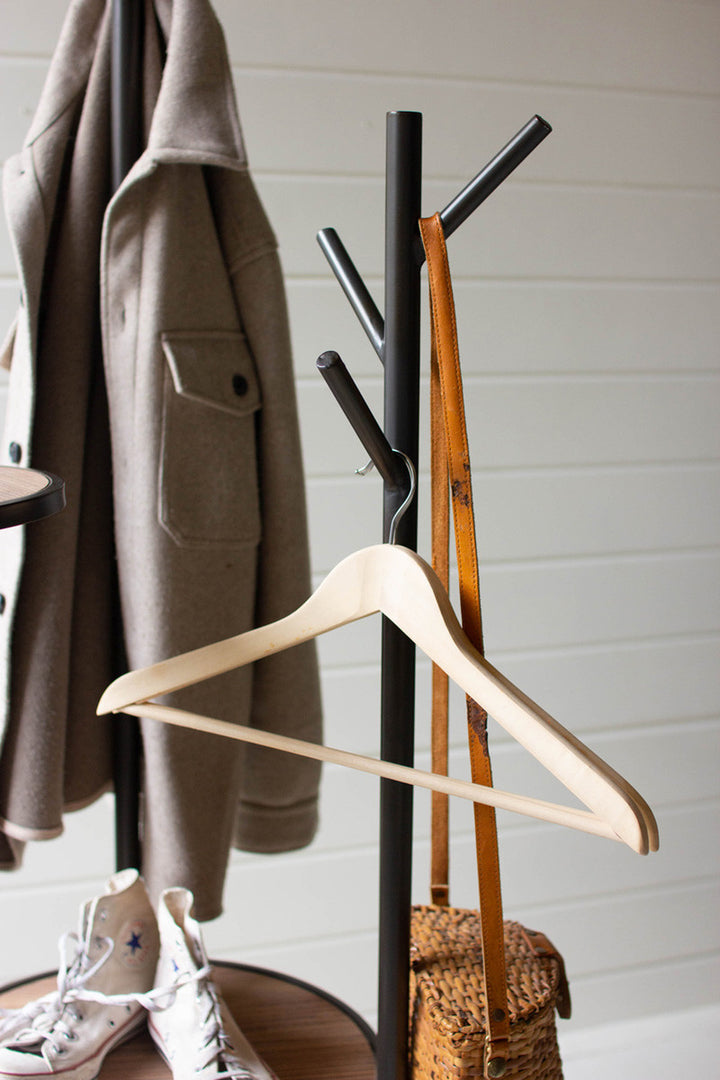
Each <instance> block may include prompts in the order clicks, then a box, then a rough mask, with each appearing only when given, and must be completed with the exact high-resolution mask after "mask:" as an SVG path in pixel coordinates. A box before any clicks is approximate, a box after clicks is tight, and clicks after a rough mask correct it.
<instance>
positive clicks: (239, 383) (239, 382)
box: [232, 375, 248, 397]
mask: <svg viewBox="0 0 720 1080" xmlns="http://www.w3.org/2000/svg"><path fill="white" fill-rule="evenodd" d="M232 388H233V390H234V391H235V393H236V394H237V396H238V397H243V396H244V395H245V394H247V392H248V381H247V379H246V378H245V376H244V375H233V377H232Z"/></svg>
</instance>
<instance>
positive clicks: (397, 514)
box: [388, 447, 417, 544]
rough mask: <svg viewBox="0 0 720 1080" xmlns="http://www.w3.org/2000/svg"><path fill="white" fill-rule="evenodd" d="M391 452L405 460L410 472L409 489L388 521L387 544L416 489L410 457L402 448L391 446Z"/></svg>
mask: <svg viewBox="0 0 720 1080" xmlns="http://www.w3.org/2000/svg"><path fill="white" fill-rule="evenodd" d="M393 454H399V455H400V457H401V458H403V460H404V461H405V464H406V465H407V470H408V473H409V474H410V489H409V491H408V493H407V495H406V496H405V498H404V499H403V501H402V502H401V503H400V505H399V506H398V508H397V510H396V511H395V513H394V514H393V517H392V521H391V522H390V528H389V529H388V543H389V544H394V543H395V538H396V536H397V529H398V525H399V524H400V522H401V521H402V519H403V517H404V516H405V514H406V512H407V509H408V507H409V506H410V503H411V502H412V501H413V499H414V498H415V493H416V491H417V471H416V469H415V466H414V465H413V463H412V461H411V460H410V458H409V457H408V456H407V454H406V453H404V452H403V451H402V450H396V449H395V447H393Z"/></svg>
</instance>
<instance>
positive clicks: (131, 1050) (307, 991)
mask: <svg viewBox="0 0 720 1080" xmlns="http://www.w3.org/2000/svg"><path fill="white" fill-rule="evenodd" d="M213 964H214V980H215V984H216V986H217V987H218V988H219V989H220V991H221V993H222V995H223V997H224V998H225V1001H226V1002H227V1004H228V1006H229V1008H230V1011H231V1012H232V1014H233V1016H234V1017H235V1019H236V1021H237V1022H238V1024H239V1025H240V1027H241V1028H242V1030H243V1031H244V1033H245V1035H246V1036H247V1037H248V1039H249V1040H250V1042H251V1043H252V1044H253V1046H255V1048H256V1049H257V1051H258V1053H259V1054H260V1055H261V1056H262V1057H263V1058H264V1059H265V1061H266V1062H267V1063H268V1065H269V1066H270V1067H271V1068H272V1069H273V1070H274V1071H275V1072H276V1073H277V1076H278V1078H279V1080H376V1067H375V1054H374V1049H373V1042H374V1038H373V1035H372V1032H371V1031H370V1029H369V1028H368V1027H367V1025H366V1024H365V1023H364V1021H363V1020H362V1019H361V1018H360V1017H359V1016H356V1015H355V1014H354V1013H353V1012H352V1011H351V1010H350V1009H348V1008H347V1007H346V1006H344V1005H342V1004H341V1003H340V1002H339V1001H336V1000H335V999H334V998H331V997H329V996H328V995H326V994H324V993H323V992H322V991H320V990H317V989H315V988H314V987H312V986H309V985H308V984H307V983H302V982H299V981H297V980H295V979H291V978H289V977H287V976H285V975H280V974H278V973H276V972H273V971H265V970H263V969H260V968H252V967H246V966H243V965H240V964H225V963H220V962H215V961H213ZM54 986H55V976H54V975H48V976H41V977H39V978H35V979H29V980H27V981H25V982H23V983H20V984H15V985H14V986H12V987H11V988H8V989H6V990H0V1008H6V1009H9V1008H18V1007H19V1006H20V1005H24V1004H25V1003H26V1002H28V1001H32V1000H34V999H35V998H37V997H40V996H41V995H42V994H46V993H47V992H48V991H49V990H52V989H53V987H54ZM170 1076H171V1074H170V1070H169V1069H168V1067H167V1066H166V1065H165V1063H164V1061H163V1060H162V1058H161V1057H160V1055H159V1054H158V1052H157V1050H156V1049H155V1046H154V1044H153V1042H152V1040H151V1038H150V1036H149V1035H148V1033H147V1032H146V1031H143V1032H141V1033H140V1034H139V1035H136V1036H135V1037H134V1038H133V1039H130V1040H129V1041H128V1042H126V1043H124V1044H123V1045H122V1046H119V1047H118V1048H117V1049H116V1050H114V1051H113V1052H112V1053H111V1054H109V1055H108V1057H107V1058H106V1059H105V1062H104V1064H103V1067H102V1069H101V1070H100V1074H99V1077H98V1080H169V1078H170Z"/></svg>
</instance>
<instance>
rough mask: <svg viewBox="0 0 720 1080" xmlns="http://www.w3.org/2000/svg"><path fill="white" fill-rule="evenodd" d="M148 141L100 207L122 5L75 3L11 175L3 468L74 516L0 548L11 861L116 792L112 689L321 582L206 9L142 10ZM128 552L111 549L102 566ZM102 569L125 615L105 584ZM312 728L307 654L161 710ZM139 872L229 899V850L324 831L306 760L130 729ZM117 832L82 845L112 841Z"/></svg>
mask: <svg viewBox="0 0 720 1080" xmlns="http://www.w3.org/2000/svg"><path fill="white" fill-rule="evenodd" d="M145 6H146V29H145V35H146V40H145V48H144V59H143V66H144V73H143V84H144V91H143V92H144V124H145V133H144V146H145V149H144V150H143V152H142V154H141V155H140V156H139V158H138V160H137V161H136V162H135V164H134V166H133V168H132V169H131V171H130V173H129V174H128V176H127V177H126V179H125V180H124V182H123V183H122V185H121V187H120V188H119V190H118V191H117V192H116V193H115V194H114V195H113V196H112V197H111V192H110V172H109V168H110V165H109V163H110V125H109V94H110V26H111V20H110V9H111V4H110V0H107V3H106V2H105V0H72V2H71V3H70V6H69V10H68V14H67V17H66V20H65V24H64V27H63V31H62V36H61V39H60V42H59V44H58V47H57V50H56V53H55V56H54V58H53V61H52V65H51V69H50V72H49V75H48V78H47V82H46V85H45V88H44V91H43V94H42V97H41V101H40V104H39V107H38V110H37V114H36V116H35V118H34V121H33V123H32V127H31V130H30V132H29V134H28V136H27V139H26V142H25V145H24V146H23V148H22V150H21V151H20V153H18V154H17V155H16V156H15V157H13V158H11V159H10V160H9V161H8V162H7V163H6V166H5V169H4V199H5V206H6V213H7V217H8V222H9V228H10V233H11V237H12V240H13V244H14V247H15V253H16V257H17V265H18V272H19V275H20V281H21V293H22V295H21V305H20V310H19V314H18V319H17V323H16V327H15V328H14V330H13V332H12V333H11V334H10V336H9V338H8V341H7V344H6V347H5V353H4V362H5V364H6V365H7V366H9V368H10V389H9V403H8V413H7V422H6V430H5V435H4V441H3V445H2V448H1V450H2V454H1V456H0V460H2V461H4V462H15V463H19V464H21V465H34V466H36V467H37V468H41V469H47V470H49V471H51V472H54V473H57V474H58V475H60V476H62V477H63V478H64V479H65V481H66V491H67V508H66V509H65V510H64V511H63V512H62V513H60V514H57V515H56V516H55V517H53V518H49V519H47V520H45V521H42V522H39V523H36V524H33V525H30V526H28V527H24V528H14V529H9V530H4V531H3V532H2V533H0V578H1V579H2V580H1V582H0V593H1V594H2V598H3V599H2V601H0V607H2V609H3V610H2V614H1V615H0V633H1V639H0V645H1V648H2V656H3V660H2V665H1V666H0V678H1V679H2V681H3V687H2V691H1V692H0V701H2V707H3V715H2V718H1V728H0V730H1V732H2V752H1V756H0V830H1V831H0V863H2V864H3V865H4V866H5V867H6V868H9V867H12V866H15V865H17V864H18V861H19V859H20V857H21V853H22V848H23V845H24V843H25V842H26V841H28V840H38V839H48V838H51V837H54V836H56V835H57V834H59V833H60V832H61V830H62V815H63V812H64V810H67V809H72V808H77V807H81V806H83V805H85V804H87V803H89V802H91V801H92V800H94V799H95V798H97V797H98V796H99V795H100V794H101V793H102V792H104V791H106V790H108V788H109V786H110V785H111V775H112V771H111V770H112V744H111V731H112V726H113V720H112V719H107V718H104V719H98V718H97V717H96V715H95V707H96V704H97V701H98V699H99V696H100V694H101V692H102V690H103V689H104V687H105V686H106V685H107V683H108V682H109V681H110V680H111V679H112V678H113V677H114V676H115V675H116V674H117V673H118V661H117V659H116V657H117V649H116V642H115V636H116V633H117V626H118V622H119V623H120V625H121V627H122V631H123V633H124V646H125V650H126V653H127V665H128V667H129V668H131V669H134V668H137V667H142V666H145V665H147V664H151V663H154V662H156V661H158V660H160V659H162V658H164V657H168V656H172V655H175V654H177V653H180V652H183V651H185V650H188V649H191V648H195V647H197V646H200V645H203V644H206V643H208V642H210V641H214V640H218V639H220V638H223V637H226V636H229V635H231V634H236V633H239V632H242V631H244V630H246V629H248V628H250V627H252V626H253V625H260V624H264V623H267V622H269V621H271V620H273V619H275V618H278V617H280V616H281V615H283V614H286V613H287V612H288V611H291V610H293V609H294V608H295V607H297V606H298V605H299V604H300V603H301V602H302V600H303V599H304V598H305V596H306V595H307V593H308V591H309V560H308V551H307V530H306V519H305V501H304V498H305V497H304V489H303V475H302V464H301V452H300V445H299V435H298V423H297V414H296V402H295V397H294V383H293V372H292V368H291V359H290V348H289V336H288V328H287V319H286V310H285V301H284V293H283V285H282V280H281V271H280V264H279V260H278V255H277V251H276V242H275V238H274V236H273V233H272V231H271V228H270V226H269V224H268V221H267V219H266V216H265V214H264V212H263V208H262V206H261V204H260V202H259V200H258V196H257V194H256V191H255V188H254V186H253V183H252V180H251V177H250V175H249V174H248V169H247V161H246V155H245V150H244V146H243V141H242V136H241V131H240V126H239V122H238V118H237V114H236V106H235V97H234V91H233V86H232V81H231V75H230V70H229V64H228V58H227V55H226V48H225V44H224V39H223V35H222V31H221V28H220V26H219V24H218V22H217V20H216V18H215V16H214V14H213V12H212V9H211V8H210V6H209V4H208V2H207V0H145ZM115 553H116V554H115ZM115 558H117V572H118V579H119V595H120V605H119V609H118V604H117V602H116V592H117V590H116V589H115V588H114V585H113V576H114V575H113V567H114V562H115ZM172 700H173V701H175V702H176V703H178V704H182V705H183V706H184V707H185V708H190V709H193V710H195V711H198V712H201V713H206V714H209V715H212V716H218V717H222V718H224V719H227V720H230V721H234V722H238V723H243V724H252V725H256V726H258V727H260V728H263V729H268V730H273V731H279V732H284V733H288V734H292V735H294V736H298V737H301V738H309V739H314V740H317V739H318V738H319V737H320V704H319V689H318V673H317V665H316V658H315V652H314V648H313V647H312V646H309V647H308V646H302V647H300V648H297V649H293V650H290V651H289V652H286V653H282V654H279V655H277V656H275V657H272V658H269V659H268V660H265V661H262V662H260V663H258V664H256V665H254V667H252V668H249V667H248V668H243V669H239V670H237V671H234V672H231V673H229V674H227V675H224V676H222V677H220V678H217V679H213V680H210V681H209V682H206V683H204V684H202V685H197V686H195V687H192V688H189V689H188V690H186V691H183V692H182V693H180V694H176V695H174V696H173V697H172ZM141 729H142V745H143V757H144V769H143V799H142V820H143V837H142V842H143V866H142V870H143V873H144V874H145V877H146V879H147V881H148V884H149V886H150V888H151V890H152V892H154V893H155V894H157V892H158V890H159V889H161V888H164V887H166V886H171V885H185V886H187V887H189V888H191V889H192V890H193V891H194V892H195V894H196V899H197V909H198V914H199V917H200V918H211V917H214V916H215V915H216V914H218V913H219V911H220V910H221V896H222V886H223V880H224V874H225V868H226V861H227V856H228V852H229V850H230V847H231V846H232V844H233V843H234V844H235V845H236V846H238V847H241V848H244V849H247V850H251V851H264V852H269V851H281V850H287V849H291V848H296V847H300V846H302V845H305V844H307V843H308V842H309V841H310V840H311V838H312V836H313V834H314V830H315V828H316V819H317V794H318V771H317V766H316V765H315V764H314V763H312V762H308V761H304V760H302V759H299V758H294V757H292V756H290V755H287V754H280V753H278V752H273V751H266V750H262V749H260V748H249V747H247V748H243V747H241V746H240V744H238V743H235V742H234V741H233V742H230V741H229V740H225V739H222V738H218V737H214V736H207V735H200V734H198V733H193V732H187V731H179V730H177V729H170V728H168V727H165V726H164V725H161V724H158V723H156V722H153V721H149V720H145V721H142V722H141ZM112 843H113V838H112V837H111V836H108V837H103V838H98V845H102V844H110V845H112Z"/></svg>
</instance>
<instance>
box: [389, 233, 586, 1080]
mask: <svg viewBox="0 0 720 1080" xmlns="http://www.w3.org/2000/svg"><path fill="white" fill-rule="evenodd" d="M420 233H421V236H422V239H423V244H424V247H425V254H426V258H427V267H428V279H429V284H430V310H431V343H432V354H431V366H430V399H431V476H432V482H431V491H432V512H431V516H432V539H433V565H434V568H435V570H436V572H437V574H438V576H439V577H440V580H441V581H442V582H443V584H444V585H445V587H446V588H447V585H448V579H449V565H448V563H449V560H448V539H449V520H450V492H452V509H453V520H454V527H455V528H454V531H455V542H456V551H457V561H458V577H459V583H460V608H461V614H462V625H463V629H464V630H465V633H466V634H467V636H468V638H469V639H470V641H471V642H472V643H473V645H475V647H476V648H477V649H478V650H479V651H480V652H481V653H482V652H483V635H482V620H481V613H480V592H479V585H478V569H477V545H476V540H475V522H474V511H473V504H472V489H471V482H470V456H469V450H468V443H467V430H466V424H465V410H464V402H463V394H462V377H461V372H460V359H459V353H458V347H457V327H456V322H455V308H454V301H453V296H452V285H451V281H450V270H449V264H448V261H447V250H446V247H445V239H444V236H443V231H442V223H441V220H440V217H439V215H437V214H436V215H434V217H432V218H425V219H423V220H422V221H421V222H420ZM447 700H448V691H447V676H446V675H445V673H444V672H442V670H441V669H440V668H437V667H434V669H433V702H432V759H433V760H432V769H433V772H436V773H443V774H446V773H447V709H448V704H447ZM467 714H468V741H469V749H470V763H471V773H472V779H473V780H474V781H475V782H476V783H482V784H486V785H491V784H492V770H491V767H490V756H489V751H488V743H487V714H486V713H485V712H484V710H483V709H481V708H480V707H479V706H478V705H477V704H476V703H475V702H474V701H472V700H470V699H468V701H467ZM473 810H474V819H475V838H476V854H477V865H478V885H479V893H480V904H479V910H477V911H471V910H461V909H459V908H453V907H450V906H449V890H448V884H447V882H448V877H449V873H448V807H447V796H443V795H439V794H437V793H433V796H432V825H431V837H432V858H431V898H432V901H433V902H432V904H430V905H426V906H425V905H422V906H416V907H414V908H413V911H412V920H411V949H410V1017H409V1023H410V1031H409V1057H410V1074H411V1076H412V1080H471V1078H473V1080H475V1078H479V1077H487V1078H488V1080H492V1078H497V1077H506V1078H507V1080H562V1065H561V1062H560V1053H559V1050H558V1042H557V1033H556V1027H555V1011H556V1010H557V1012H558V1013H559V1014H560V1016H564V1017H567V1016H569V1015H570V994H569V990H568V984H567V979H566V977H565V969H564V964H563V960H562V957H561V956H560V955H559V953H558V952H557V951H556V950H555V949H554V948H553V946H552V945H551V944H550V942H549V941H548V940H547V938H546V937H545V936H544V935H543V934H541V933H539V932H538V931H534V930H527V929H525V928H524V927H523V926H521V925H520V924H519V923H516V922H507V921H506V922H504V921H503V917H502V899H501V893H500V869H499V856H498V845H497V827H496V823H495V811H494V810H493V808H492V807H489V806H483V805H480V804H475V805H474V808H473Z"/></svg>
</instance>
